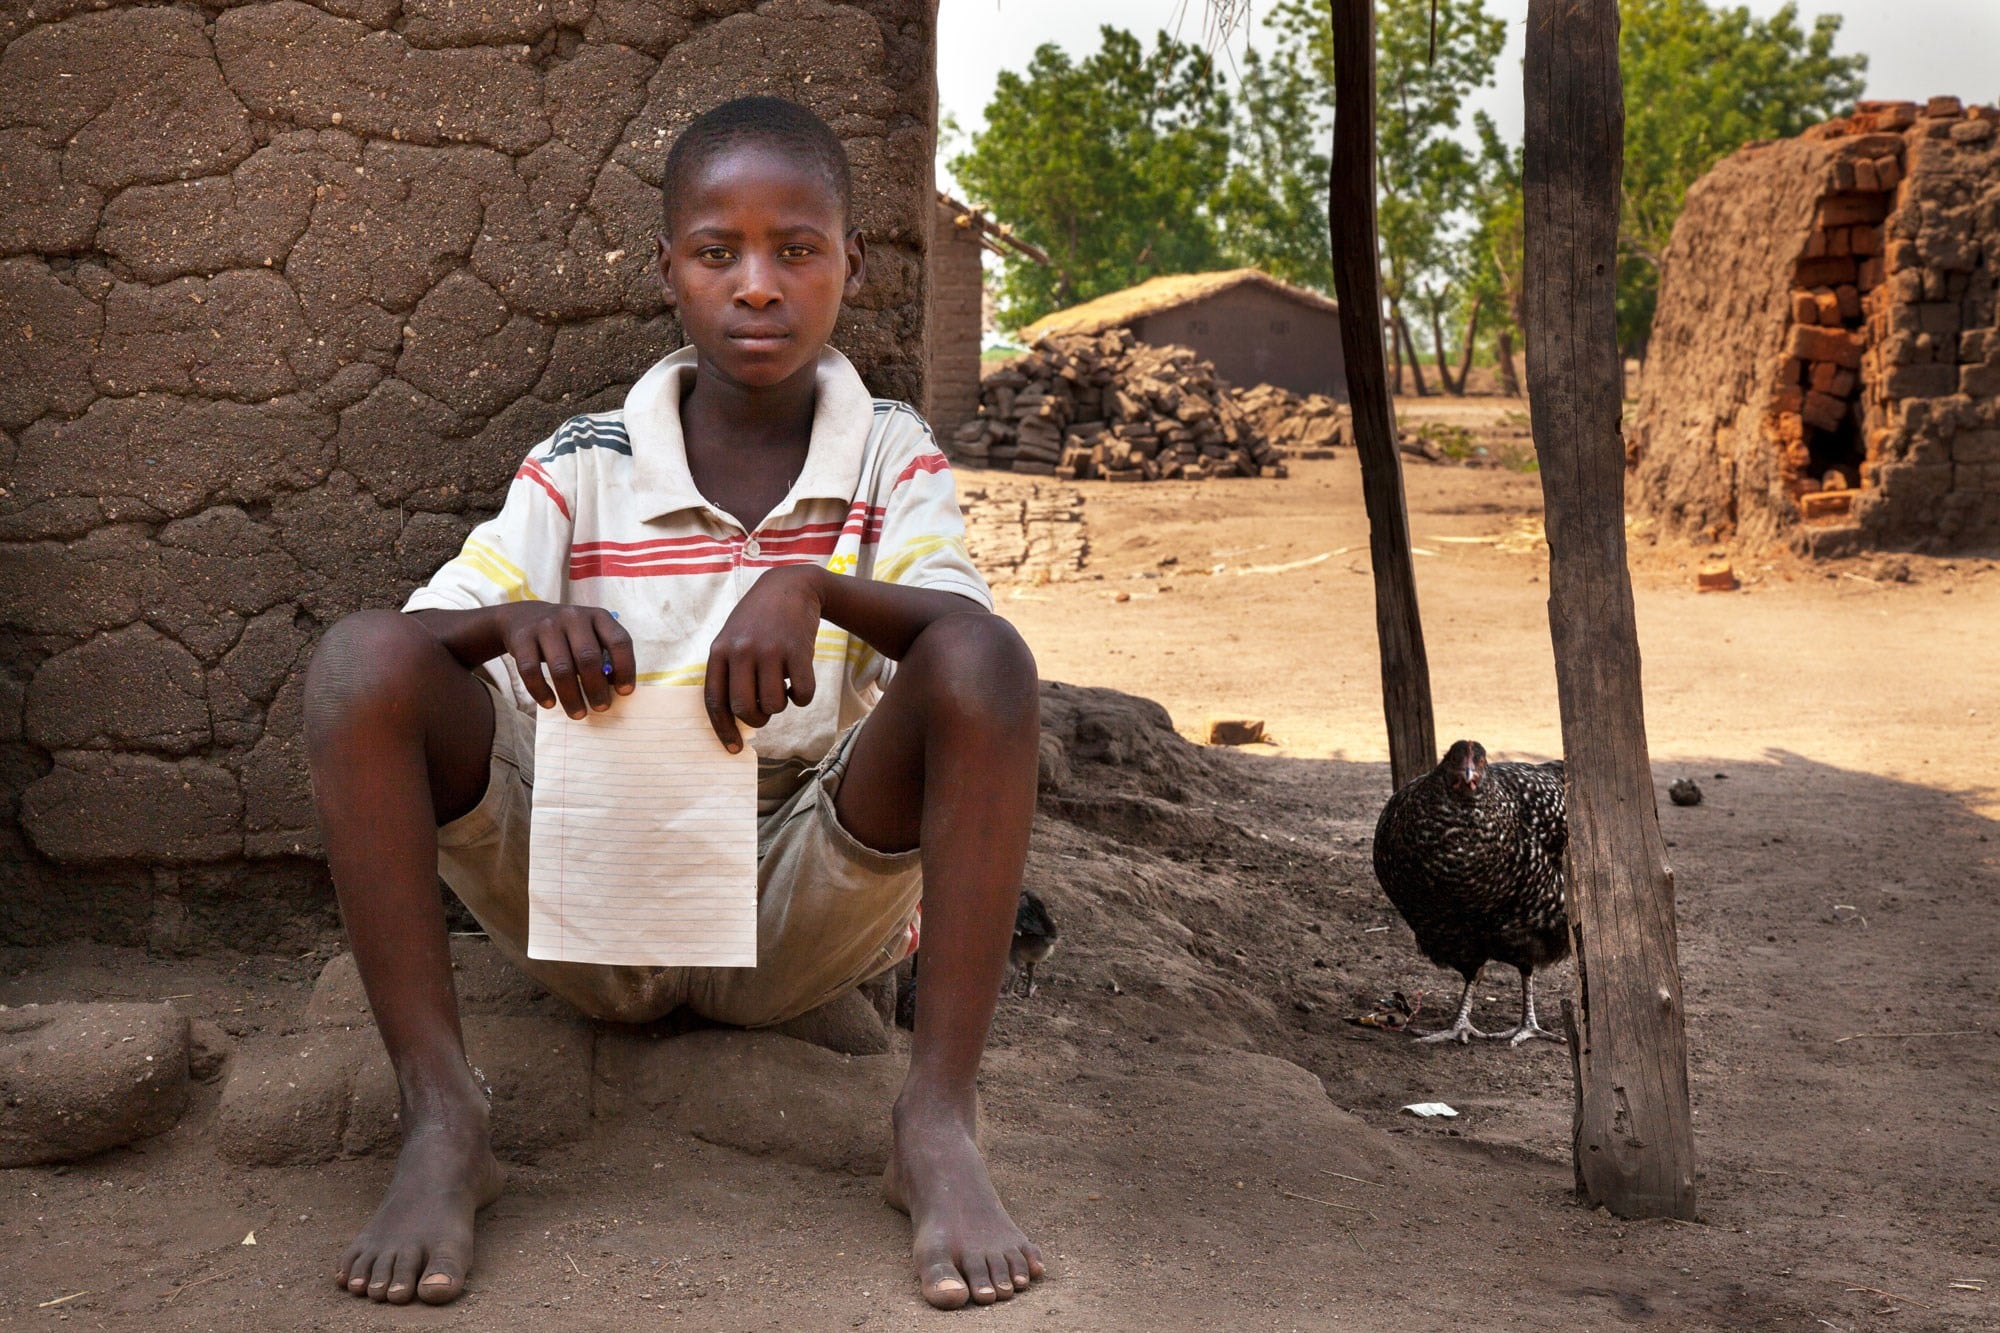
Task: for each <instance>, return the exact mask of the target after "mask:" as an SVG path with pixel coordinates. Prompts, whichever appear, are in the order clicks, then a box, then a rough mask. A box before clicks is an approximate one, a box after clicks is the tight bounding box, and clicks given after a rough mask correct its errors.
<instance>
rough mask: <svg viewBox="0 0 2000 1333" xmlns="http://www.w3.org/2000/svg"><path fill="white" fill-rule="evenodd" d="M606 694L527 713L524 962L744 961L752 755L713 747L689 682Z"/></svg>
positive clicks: (752, 840)
mask: <svg viewBox="0 0 2000 1333" xmlns="http://www.w3.org/2000/svg"><path fill="white" fill-rule="evenodd" d="M614 699H615V702H614V703H613V704H612V705H611V708H610V710H609V711H607V712H603V713H591V714H589V715H588V716H587V717H585V718H584V719H582V720H581V721H579V720H577V719H574V718H571V717H569V716H568V715H567V714H565V713H564V712H563V711H562V710H561V709H559V708H547V709H540V710H537V716H536V719H535V815H534V823H533V826H532V829H531V834H532V836H531V838H530V840H529V850H528V957H530V958H545V959H553V960H557V961H563V962H572V963H614V964H628V965H633V966H652V967H755V966H756V965H757V755H756V752H755V751H754V750H753V749H752V748H751V747H750V746H749V745H747V744H746V745H745V746H744V747H743V749H742V751H741V753H738V754H730V753H729V752H728V751H727V750H725V749H723V748H722V743H721V742H720V741H718V740H716V738H715V732H714V730H713V729H712V728H711V727H710V726H709V722H708V713H707V711H706V710H705V709H704V708H703V706H702V691H701V687H700V686H696V685H646V686H641V687H640V688H639V689H637V690H635V691H633V692H632V693H631V694H628V695H624V696H614ZM747 734H748V733H747V731H746V735H747Z"/></svg>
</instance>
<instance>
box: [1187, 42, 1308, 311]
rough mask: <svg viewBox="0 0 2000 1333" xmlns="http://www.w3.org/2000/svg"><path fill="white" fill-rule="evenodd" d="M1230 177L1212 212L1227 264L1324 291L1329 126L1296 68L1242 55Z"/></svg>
mask: <svg viewBox="0 0 2000 1333" xmlns="http://www.w3.org/2000/svg"><path fill="white" fill-rule="evenodd" d="M1231 139H1232V143H1231V165H1230V170H1229V180H1228V182H1227V183H1226V184H1225V185H1224V186H1223V188H1222V193H1221V194H1220V196H1218V197H1217V199H1216V200H1215V203H1214V206H1213V209H1212V212H1213V216H1214V220H1215V224H1216V227H1217V230H1218V232H1219V234H1220V238H1221V244H1222V248H1223V252H1224V254H1225V256H1226V257H1227V259H1228V262H1230V263H1231V264H1235V265H1238V266H1246V265H1247V266H1251V267H1256V268H1261V269H1263V270H1264V271H1265V272H1266V273H1269V274H1271V275H1272V276H1273V277H1276V278H1282V279H1283V280H1284V281H1286V282H1292V283H1297V284H1298V285H1299V286H1301V287H1314V288H1317V289H1319V290H1320V291H1327V290H1329V289H1330V288H1331V286H1332V283H1333V256H1332V252H1331V250H1330V249H1329V247H1328V244H1327V235H1326V174H1327V165H1328V164H1327V151H1326V149H1327V147H1329V146H1330V136H1329V134H1328V128H1327V127H1325V126H1323V124H1322V122H1321V117H1320V116H1319V115H1318V114H1317V113H1316V108H1315V106H1314V104H1313V97H1312V85H1311V83H1310V81H1309V80H1308V79H1307V78H1306V76H1305V74H1304V72H1303V71H1302V70H1300V68H1299V67H1298V66H1297V65H1294V64H1292V63H1290V62H1289V61H1286V60H1282V59H1280V60H1268V61H1267V60H1265V59H1264V58H1263V57H1262V56H1261V55H1259V54H1258V53H1257V52H1256V51H1255V50H1251V51H1247V52H1245V53H1244V56H1243V64H1242V72H1241V74H1240V75H1239V77H1238V79H1237V89H1236V116H1235V123H1234V124H1233V125H1232V126H1231Z"/></svg>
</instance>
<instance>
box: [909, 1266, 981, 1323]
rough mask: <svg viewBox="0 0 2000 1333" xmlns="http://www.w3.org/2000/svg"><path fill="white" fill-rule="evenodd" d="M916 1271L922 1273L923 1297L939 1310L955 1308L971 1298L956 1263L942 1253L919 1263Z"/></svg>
mask: <svg viewBox="0 0 2000 1333" xmlns="http://www.w3.org/2000/svg"><path fill="white" fill-rule="evenodd" d="M917 1272H918V1273H920V1274H921V1275H922V1276H921V1278H920V1281H922V1283H923V1287H924V1299H925V1300H927V1301H929V1302H930V1303H931V1304H932V1305H934V1306H936V1307H937V1308H938V1309H940V1310H956V1309H958V1308H959V1307H960V1306H962V1305H964V1304H965V1303H966V1302H967V1301H969V1300H971V1299H972V1296H971V1290H970V1288H969V1287H968V1286H967V1284H966V1281H965V1277H964V1275H963V1274H961V1273H960V1272H959V1271H958V1265H957V1264H954V1263H953V1262H952V1261H951V1260H950V1259H948V1258H946V1257H944V1256H943V1255H938V1256H935V1257H933V1258H931V1259H929V1260H926V1261H924V1262H922V1263H919V1264H918V1265H917Z"/></svg>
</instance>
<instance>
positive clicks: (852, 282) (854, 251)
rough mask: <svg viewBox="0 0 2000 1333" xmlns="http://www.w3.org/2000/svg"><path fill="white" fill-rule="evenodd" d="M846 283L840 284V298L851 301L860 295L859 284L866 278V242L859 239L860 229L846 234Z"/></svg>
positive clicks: (856, 228)
mask: <svg viewBox="0 0 2000 1333" xmlns="http://www.w3.org/2000/svg"><path fill="white" fill-rule="evenodd" d="M845 249H846V251H847V281H846V282H845V283H844V284H842V286H841V289H840V297H841V299H842V300H843V301H852V300H853V299H854V298H855V297H857V296H859V295H861V284H862V283H863V282H865V281H866V280H867V277H868V242H866V241H865V240H863V239H862V238H861V228H859V227H855V228H854V229H852V230H851V231H849V232H848V233H847V244H846V246H845Z"/></svg>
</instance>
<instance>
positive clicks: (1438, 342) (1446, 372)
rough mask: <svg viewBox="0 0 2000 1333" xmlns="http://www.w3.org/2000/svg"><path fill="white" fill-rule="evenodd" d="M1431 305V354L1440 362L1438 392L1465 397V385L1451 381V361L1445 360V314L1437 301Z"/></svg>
mask: <svg viewBox="0 0 2000 1333" xmlns="http://www.w3.org/2000/svg"><path fill="white" fill-rule="evenodd" d="M1426 299H1428V298H1426ZM1430 307H1431V354H1432V355H1433V356H1435V357H1436V358H1437V363H1438V382H1439V385H1440V387H1439V390H1438V392H1440V393H1448V394H1451V395H1452V396H1453V397H1455V398H1463V397H1464V396H1465V386H1464V385H1463V384H1453V383H1452V382H1451V363H1450V362H1449V361H1447V360H1445V355H1444V315H1443V314H1442V313H1441V312H1440V311H1439V310H1438V305H1437V303H1436V302H1435V301H1432V302H1430Z"/></svg>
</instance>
